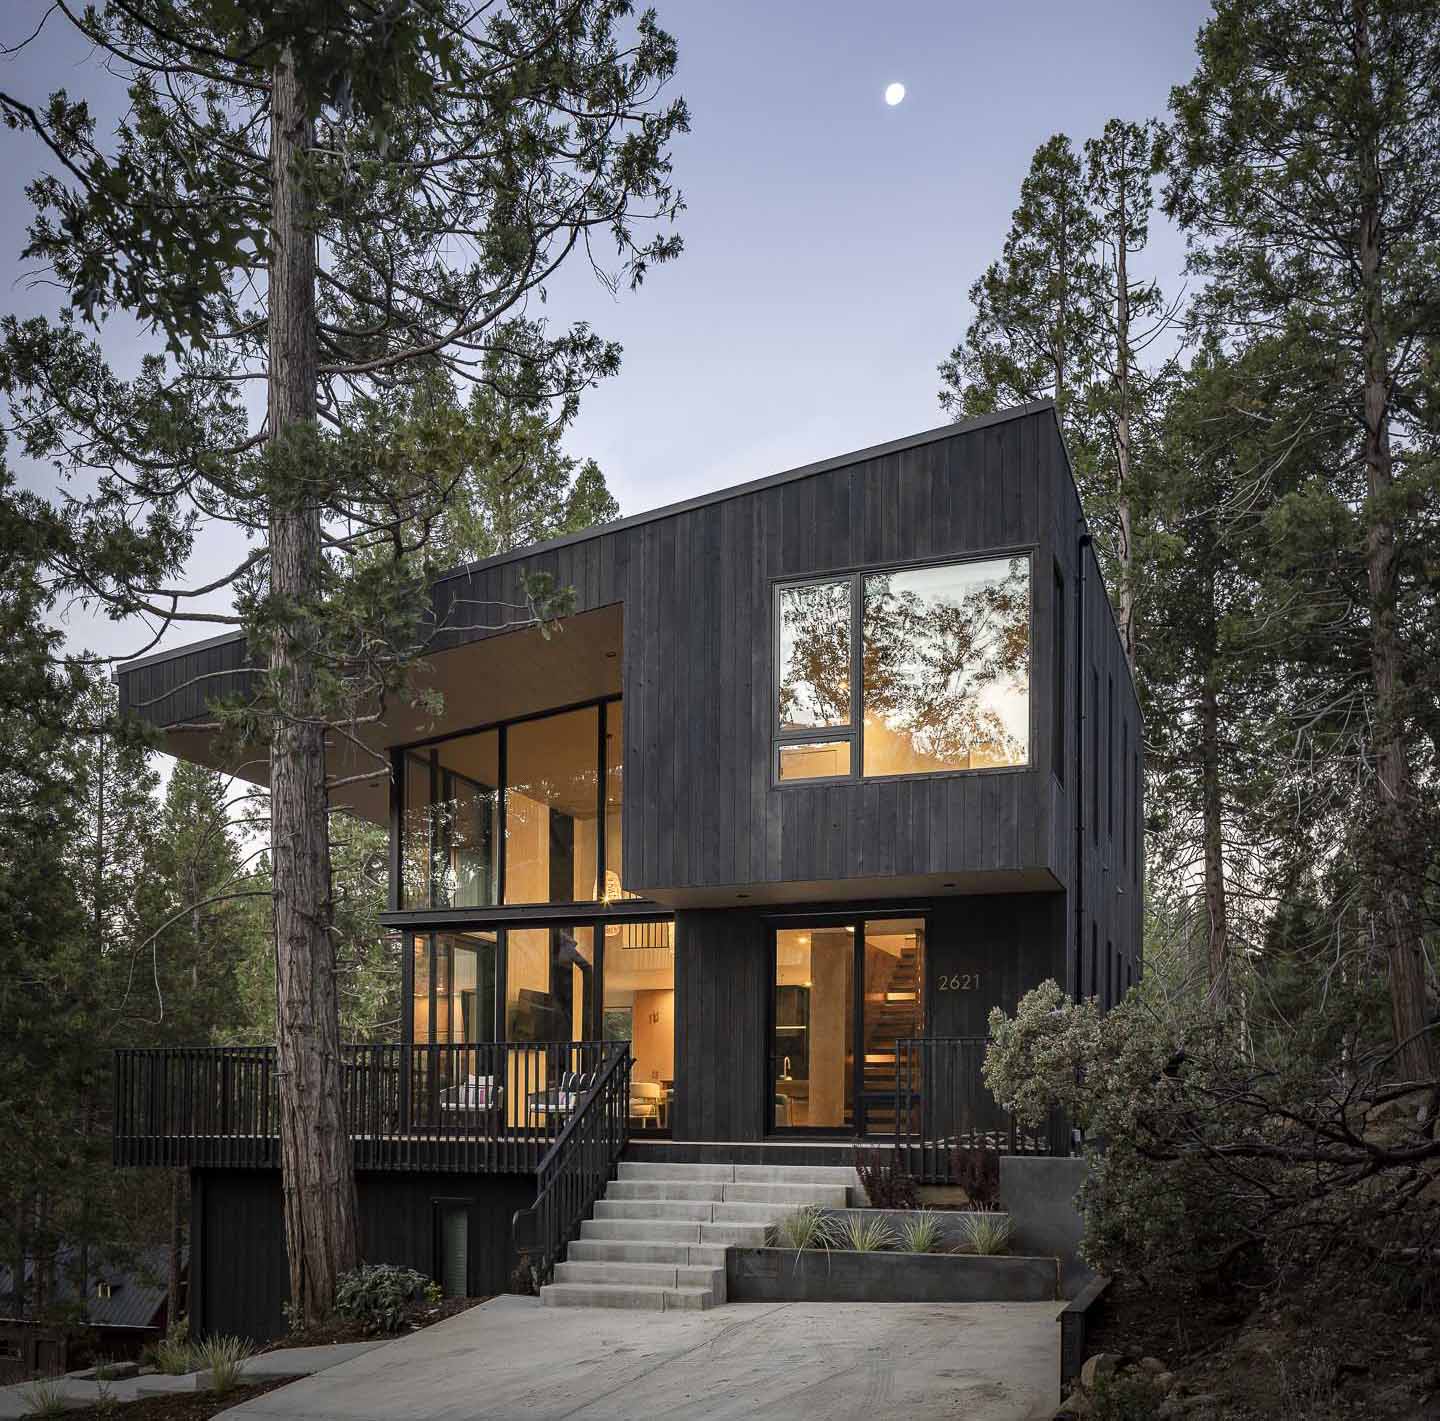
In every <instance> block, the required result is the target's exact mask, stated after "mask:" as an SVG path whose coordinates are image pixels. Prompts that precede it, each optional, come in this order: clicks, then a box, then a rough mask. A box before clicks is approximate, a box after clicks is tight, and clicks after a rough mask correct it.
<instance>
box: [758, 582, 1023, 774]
mask: <svg viewBox="0 0 1440 1421" xmlns="http://www.w3.org/2000/svg"><path fill="white" fill-rule="evenodd" d="M776 653H777V657H776V660H777V669H776V722H775V733H776V773H777V776H778V778H779V780H780V781H781V782H782V783H788V782H791V781H795V780H812V779H843V778H853V777H854V776H855V774H856V773H857V771H858V773H859V774H861V775H863V776H865V777H866V778H874V777H880V776H885V775H914V774H939V773H945V772H948V771H956V770H973V769H985V768H993V767H996V766H1013V765H1025V764H1027V763H1028V762H1029V754H1030V558H1029V556H1028V554H1023V553H1022V554H1017V555H1015V556H1013V557H1006V558H990V559H984V560H977V561H969V562H953V563H943V564H938V565H935V566H931V567H914V568H895V569H891V570H888V571H873V572H864V573H855V574H851V575H849V576H845V577H837V578H826V579H812V580H809V581H806V582H798V583H788V584H785V585H783V586H781V587H780V588H779V589H778V590H777V594H776Z"/></svg>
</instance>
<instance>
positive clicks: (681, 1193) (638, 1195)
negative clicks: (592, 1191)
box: [605, 1179, 735, 1204]
mask: <svg viewBox="0 0 1440 1421" xmlns="http://www.w3.org/2000/svg"><path fill="white" fill-rule="evenodd" d="M734 1187H735V1186H734V1185H733V1184H726V1183H725V1182H724V1181H723V1180H719V1179H709V1180H703V1181H701V1182H700V1183H698V1184H687V1183H685V1182H683V1181H682V1180H677V1179H612V1180H611V1181H610V1184H609V1187H608V1188H607V1189H606V1190H605V1197H606V1198H607V1199H695V1200H704V1199H708V1200H710V1201H711V1202H712V1203H715V1204H718V1203H719V1202H720V1201H721V1200H722V1199H723V1198H724V1197H725V1193H724V1191H725V1190H727V1189H733V1188H734Z"/></svg>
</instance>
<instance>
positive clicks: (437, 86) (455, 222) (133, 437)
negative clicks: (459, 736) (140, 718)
mask: <svg viewBox="0 0 1440 1421" xmlns="http://www.w3.org/2000/svg"><path fill="white" fill-rule="evenodd" d="M629 13H630V12H629V5H628V3H627V0H562V3H559V4H556V3H552V0H507V3H505V4H502V5H498V6H486V7H481V8H479V9H476V8H475V7H472V6H468V5H464V4H461V3H459V0H423V3H417V4H410V5H404V6H399V7H396V6H387V7H383V8H381V7H375V6H372V5H369V4H365V3H359V0H341V3H335V0H282V2H281V3H275V4H269V5H262V6H236V5H234V4H231V3H224V2H223V0H157V3H153V4H147V5H145V6H135V5H131V4H127V3H120V0H112V3H109V4H106V5H103V6H96V7H92V8H87V9H85V10H83V11H81V10H76V9H73V8H68V7H67V8H66V9H64V10H63V11H62V14H63V15H64V17H66V18H68V19H69V20H70V21H71V23H72V24H74V25H75V26H76V27H77V29H78V30H79V31H80V33H81V34H82V36H83V37H84V38H85V39H86V40H88V41H89V42H91V43H92V44H94V45H95V46H96V47H97V49H98V50H99V52H100V53H102V54H103V55H104V56H105V59H106V62H107V64H108V65H109V67H110V68H111V69H112V70H113V71H117V72H119V73H120V74H121V75H123V77H124V79H125V81H126V82H127V84H128V96H129V107H128V112H127V117H126V119H125V121H124V122H123V123H122V124H121V125H120V127H119V129H118V130H117V133H116V134H115V137H114V141H113V142H111V141H100V140H97V137H96V135H95V132H94V122H93V119H92V116H91V114H90V112H89V110H88V108H87V107H86V105H85V104H84V102H83V101H77V100H74V99H71V98H70V97H69V96H68V95H66V94H64V93H59V94H56V95H54V96H53V97H52V98H51V100H50V102H49V104H48V105H45V106H43V107H38V108H37V107H36V106H34V105H31V104H28V103H26V102H24V101H23V100H22V99H20V98H18V97H16V96H11V95H3V96H0V112H3V113H4V116H5V118H6V120H7V122H8V123H9V124H11V125H12V126H15V127H19V128H21V129H23V130H25V131H27V132H29V133H31V134H33V135H35V136H36V137H37V138H38V139H39V140H40V142H41V143H42V144H43V145H44V148H45V150H46V155H47V159H48V161H49V163H50V165H51V167H52V169H53V171H51V172H48V173H45V174H43V175H41V176H39V177H38V178H37V179H36V181H35V182H34V183H33V184H32V186H31V189H30V191H31V195H32V197H33V199H34V201H35V203H36V206H37V209H38V215H37V218H36V221H35V223H34V225H33V227H32V230H31V239H30V244H29V246H28V248H27V252H28V254H29V255H30V256H32V257H35V258H37V259H39V260H40V261H43V262H45V263H47V264H48V265H49V267H50V270H51V274H52V277H53V279H54V280H55V281H56V282H58V283H59V284H60V286H61V287H62V289H65V290H66V291H68V295H69V299H70V312H69V313H68V314H67V315H65V316H62V318H60V319H59V320H57V321H51V320H47V319H42V318H37V319H35V320H32V321H26V322H20V321H17V320H14V319H13V318H11V319H7V320H6V321H5V322H4V323H3V327H0V331H3V338H4V343H3V347H0V389H3V390H4V392H5V394H6V396H7V397H8V399H9V400H10V403H11V406H12V413H13V414H14V416H15V422H16V423H18V424H22V425H23V426H24V428H25V431H26V453H27V454H28V455H29V456H30V457H32V458H36V459H51V460H54V461H55V462H56V463H57V465H58V466H59V470H60V472H61V474H62V475H68V474H72V473H73V474H78V475H79V476H81V480H82V482H81V483H80V484H79V485H78V487H79V488H80V490H81V492H80V496H79V498H78V501H77V502H76V503H74V504H73V505H71V506H70V507H69V509H68V512H67V519H68V531H69V539H68V543H67V544H66V545H65V546H64V547H63V548H61V550H60V552H59V554H58V555H57V556H56V557H55V558H54V559H53V561H54V565H55V567H56V570H57V572H58V574H59V575H60V577H61V579H62V582H63V584H64V585H65V586H67V587H68V588H69V589H71V590H72V591H74V592H75V593H78V594H79V595H82V596H85V597H88V598H91V599H93V600H97V601H100V602H102V603H104V604H105V605H106V606H107V607H108V609H109V610H110V611H111V612H112V614H117V615H122V616H125V615H145V616H148V617H150V618H153V619H154V620H155V622H156V623H157V624H159V625H162V626H163V625H167V624H169V623H170V622H172V621H175V620H177V619H180V620H187V621H190V622H200V623H207V622H208V623H211V624H219V625H222V626H226V625H234V626H240V627H243V629H244V632H245V635H246V642H247V645H248V646H250V647H252V648H254V649H255V653H256V655H255V661H254V665H253V668H252V671H253V674H252V683H251V684H252V686H253V688H254V689H253V694H252V696H251V698H250V699H249V701H248V702H247V703H246V704H244V705H243V706H239V705H231V706H228V707H227V708H225V710H226V713H225V714H224V715H221V716H219V717H217V719H216V720H214V721H211V722H206V724H207V725H210V726H213V727H214V728H217V729H226V728H228V729H230V730H231V731H233V732H234V733H236V734H237V735H239V736H243V737H244V738H246V739H248V740H249V741H250V742H251V743H252V744H253V745H261V746H264V747H266V752H267V754H268V758H269V784H270V791H271V796H272V858H271V864H270V868H271V872H272V874H273V880H274V896H273V913H274V929H275V941H276V947H277V953H276V961H277V987H278V1008H279V1032H278V1050H279V1059H280V1081H281V1099H280V1144H281V1158H282V1178H283V1193H284V1204H285V1225H286V1238H287V1248H288V1253H289V1259H290V1291H291V1297H292V1302H293V1305H294V1306H295V1308H296V1309H297V1312H298V1314H299V1315H300V1316H302V1317H303V1318H304V1319H305V1320H306V1321H310V1322H313V1321H317V1320H318V1319H319V1318H320V1317H321V1316H322V1315H323V1314H324V1313H325V1311H326V1310H327V1309H328V1307H329V1304H330V1300H331V1298H332V1296H333V1292H334V1286H335V1280H336V1277H337V1276H338V1274H339V1273H340V1272H341V1271H343V1270H344V1269H346V1268H348V1267H350V1266H352V1265H353V1263H354V1262H355V1261H356V1258H357V1241H356V1219H355V1207H356V1206H355V1191H354V1175H353V1167H352V1162H351V1156H350V1145H349V1140H348V1138H347V1135H346V1132H345V1128H344V1121H343V1118H342V1115H341V1088H340V1070H341V1065H340V1039H339V1013H338V1005H337V997H338V992H337V984H336V979H335V973H334V958H333V952H332V945H331V942H330V929H331V924H332V919H333V901H332V884H331V877H330V862H329V846H328V838H327V817H328V816H327V807H328V806H327V794H328V790H329V788H331V787H332V786H333V783H334V779H333V777H329V776H327V758H326V756H327V748H328V746H329V744H330V743H331V742H332V741H333V740H335V739H336V738H337V737H338V736H339V734H340V732H339V730H338V727H340V726H342V725H346V726H349V727H352V728H353V727H354V726H357V725H363V724H366V723H373V722H374V721H375V720H377V719H378V718H379V717H380V716H382V715H383V714H384V706H385V704H386V703H387V702H388V701H389V700H390V699H392V698H394V697H396V696H401V695H405V694H406V693H407V689H408V673H409V669H410V668H411V667H412V666H413V665H414V663H415V660H416V658H417V657H418V656H419V655H420V654H421V652H423V650H424V648H425V645H426V644H427V640H428V637H429V635H430V630H431V629H429V628H428V626H427V623H426V617H427V613H428V607H429V604H428V598H427V595H426V585H425V568H424V566H423V560H422V559H419V558H417V557H416V553H417V549H415V548H414V547H411V546H407V545H406V543H405V540H404V537H403V533H404V530H406V529H411V528H419V529H421V530H427V531H428V530H429V529H430V528H431V527H432V526H433V524H434V521H435V519H436V517H437V516H438V512H439V510H440V509H441V508H443V506H444V502H445V499H446V497H447V495H448V492H449V490H448V488H447V487H446V486H445V483H444V480H443V479H442V478H440V477H437V476H436V475H435V474H434V473H433V472H432V469H431V465H430V461H429V459H428V457H427V454H428V452H429V451H427V449H426V448H425V447H423V445H421V444H417V443H416V442H414V441H407V442H405V443H404V444H401V445H392V444H390V443H389V442H388V441H387V440H380V441H378V442H377V440H376V439H375V437H374V431H373V429H370V428H367V427H366V426H365V424H364V422H363V421H359V420H356V419H354V418H352V415H353V412H354V409H355V406H356V405H357V403H358V402H360V401H363V400H364V399H366V398H370V397H373V395H374V392H375V391H376V390H379V389H382V388H386V387H391V388H394V387H404V386H405V385H406V384H407V383H409V384H413V383H416V382H418V381H419V380H421V379H423V378H425V377H427V376H433V374H434V373H435V372H436V371H437V370H439V371H443V372H445V373H446V374H448V375H449V376H451V377H453V378H455V379H457V380H462V381H463V380H466V379H470V378H474V377H475V376H477V375H483V373H484V371H485V369H486V361H487V357H488V355H489V354H491V353H492V352H494V351H496V350H503V351H504V352H505V354H506V358H507V359H508V360H509V361H510V362H511V364H512V367H513V368H514V370H515V371H516V378H517V380H519V381H520V382H521V383H522V386H523V389H524V392H525V394H526V396H527V397H528V398H531V399H544V398H546V397H556V398H564V397H567V396H573V395H575V394H576V393H578V392H579V391H580V390H583V389H584V388H586V387H587V386H589V385H590V384H591V383H593V382H594V381H596V380H598V379H600V378H603V377H604V376H605V375H607V374H609V373H611V372H613V370H614V369H615V368H616V365H617V362H618V358H619V352H618V350H617V349H616V348H615V347H614V346H613V345H611V344H609V343H607V342H605V341H603V340H601V339H600V338H599V337H598V336H597V335H596V334H595V333H594V332H592V331H591V330H590V329H589V328H588V327H586V326H584V325H577V326H575V327H573V328H572V329H569V330H560V331H558V332H557V331H555V330H552V329H551V328H550V327H549V326H547V325H546V324H545V323H544V322H543V321H542V320H540V319H538V318H536V317H534V316H532V315H527V314H526V312H527V310H533V309H535V308H536V307H538V304H539V302H540V300H541V299H542V298H543V295H544V293H545V290H546V288H547V286H548V284H549V283H550V282H551V280H552V279H553V277H554V275H555V273H556V272H557V271H558V270H559V269H560V267H561V266H562V265H563V264H564V263H565V261H566V260H567V259H568V258H569V257H570V255H571V254H573V253H574V252H575V251H576V250H584V251H585V252H586V253H587V254H590V255H591V256H592V257H593V256H594V255H595V254H596V252H597V244H596V239H597V238H598V237H600V236H601V235H602V234H603V236H604V237H605V239H606V240H607V241H608V242H610V243H611V244H612V250H613V251H615V252H616V253H617V255H616V259H615V270H613V271H612V272H611V273H610V277H611V279H612V280H613V281H615V282H619V281H621V280H627V279H628V281H629V282H630V283H631V284H632V285H635V284H638V283H639V282H640V281H641V280H642V278H643V277H644V275H645V274H646V272H647V271H648V270H649V269H650V267H651V266H652V265H654V264H655V263H657V262H660V261H664V260H667V259H668V258H670V257H672V256H674V255H675V254H676V253H677V252H678V249H679V242H678V238H676V237H674V236H673V235H671V234H669V233H668V232H660V233H656V234H642V233H641V227H642V225H643V224H645V223H647V222H649V221H651V220H652V219H659V220H662V221H664V220H668V219H670V218H672V217H673V216H674V215H675V213H676V212H677V211H678V209H679V206H680V200H679V196H678V194H677V193H676V192H675V191H674V189H673V187H672V184H671V180H670V163H669V155H668V148H669V144H670V142H671V140H672V138H673V136H674V135H675V134H676V133H677V132H679V131H680V130H681V129H683V128H684V127H685V124H686V113H685V109H684V106H683V104H682V103H679V102H673V103H669V104H663V103H661V102H660V101H659V97H658V95H659V91H660V89H661V88H662V87H663V86H664V84H665V83H666V82H667V80H668V79H669V78H670V76H671V74H672V73H673V70H674V65H675V46H674V43H673V41H672V40H671V39H670V37H669V36H668V35H667V34H665V33H664V31H662V30H661V29H660V28H659V27H658V25H657V24H656V22H655V20H654V17H653V15H651V14H649V13H646V14H644V15H642V16H640V17H639V18H638V19H637V20H635V21H634V22H631V20H630V18H629ZM116 312H124V313H127V314H128V315H129V316H130V317H131V318H133V319H134V320H135V321H136V322H137V323H138V324H139V325H140V326H141V327H142V328H144V329H148V330H151V331H153V332H155V333H156V334H157V335H158V336H159V337H162V338H163V342H164V353H163V354H162V353H159V352H156V353H153V354H150V355H147V356H146V357H145V359H144V361H143V362H142V365H141V368H140V372H139V374H138V375H137V376H136V377H135V378H131V379H127V378H124V377H123V376H121V375H120V374H119V373H117V372H116V371H115V370H113V369H112V368H111V367H110V366H109V364H108V363H107V361H106V359H105V355H104V351H103V350H102V348H101V347H100V346H99V344H98V343H97V342H96V341H95V340H94V339H92V338H90V337H88V336H87V335H86V334H85V332H84V330H83V328H82V323H83V322H84V321H88V320H99V319H101V318H103V317H104V316H106V315H109V314H111V313H116ZM251 389H257V390H258V389H263V390H264V392H265V415H264V419H263V420H262V421H260V422H258V423H257V422H255V421H254V420H252V418H251V416H250V412H249V410H248V408H247V405H246V402H245V393H246V392H247V391H249V390H251ZM91 480H93V487H94V491H93V492H90V491H89V489H90V487H91V483H90V481H91ZM215 519H221V520H226V521H229V522H231V523H233V524H235V525H238V526H239V527H240V528H241V529H242V530H244V532H245V534H246V535H247V537H248V538H249V539H250V540H251V541H250V551H249V552H248V553H247V555H246V556H245V557H244V558H243V559H242V560H241V561H240V562H239V563H238V564H237V565H236V566H233V567H231V568H228V569H225V570H223V571H222V572H221V573H220V574H219V575H218V576H213V577H212V576H208V575H205V576H202V577H200V579H199V585H197V583H196V580H195V579H194V578H190V577H187V571H188V570H189V566H190V562H191V559H192V557H193V555H194V553H195V551H196V538H197V535H198V532H199V531H200V529H201V528H202V526H203V525H204V524H205V523H206V522H209V521H211V520H215ZM376 547H381V548H384V549H386V550H387V554H388V556H387V558H386V560H384V561H377V560H376V559H375V558H373V557H367V556H365V554H366V553H367V552H369V551H371V550H373V549H375V548H376ZM227 589H228V590H229V591H230V592H231V594H232V595H233V596H234V598H235V602H236V611H235V614H234V615H233V616H232V615H230V614H228V613H225V612H221V611H210V610H203V609H202V608H203V606H204V602H203V599H204V598H206V597H209V598H212V599H213V598H214V597H215V596H216V595H217V594H218V593H220V592H222V591H224V590H227ZM541 610H542V611H543V610H544V609H543V608H542V609H541ZM346 743H348V744H351V748H352V749H353V748H354V746H353V741H351V742H346ZM373 771H374V773H376V774H377V775H378V774H383V773H385V772H386V771H385V767H384V766H383V765H381V764H380V763H379V762H378V760H377V761H376V762H375V764H374V766H373Z"/></svg>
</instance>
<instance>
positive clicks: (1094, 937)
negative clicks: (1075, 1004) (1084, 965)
mask: <svg viewBox="0 0 1440 1421" xmlns="http://www.w3.org/2000/svg"><path fill="white" fill-rule="evenodd" d="M1088 995H1090V996H1092V997H1098V996H1099V995H1100V930H1099V929H1098V928H1097V927H1096V926H1095V924H1094V923H1093V922H1092V923H1091V924H1090V991H1089V993H1088Z"/></svg>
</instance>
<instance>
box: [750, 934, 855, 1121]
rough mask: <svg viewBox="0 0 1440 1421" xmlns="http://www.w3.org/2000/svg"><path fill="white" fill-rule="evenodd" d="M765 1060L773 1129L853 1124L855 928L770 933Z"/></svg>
mask: <svg viewBox="0 0 1440 1421" xmlns="http://www.w3.org/2000/svg"><path fill="white" fill-rule="evenodd" d="M774 992H775V996H774V1009H773V1017H772V1020H773V1025H772V1029H771V1043H770V1060H771V1067H772V1079H773V1080H774V1083H775V1090H774V1098H773V1102H772V1112H773V1114H772V1122H773V1125H774V1126H775V1128H777V1129H782V1130H784V1129H812V1130H815V1129H824V1130H836V1131H847V1130H850V1129H853V1128H854V1124H855V930H854V928H853V926H842V927H815V928H780V929H777V931H776V933H775V976H774Z"/></svg>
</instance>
